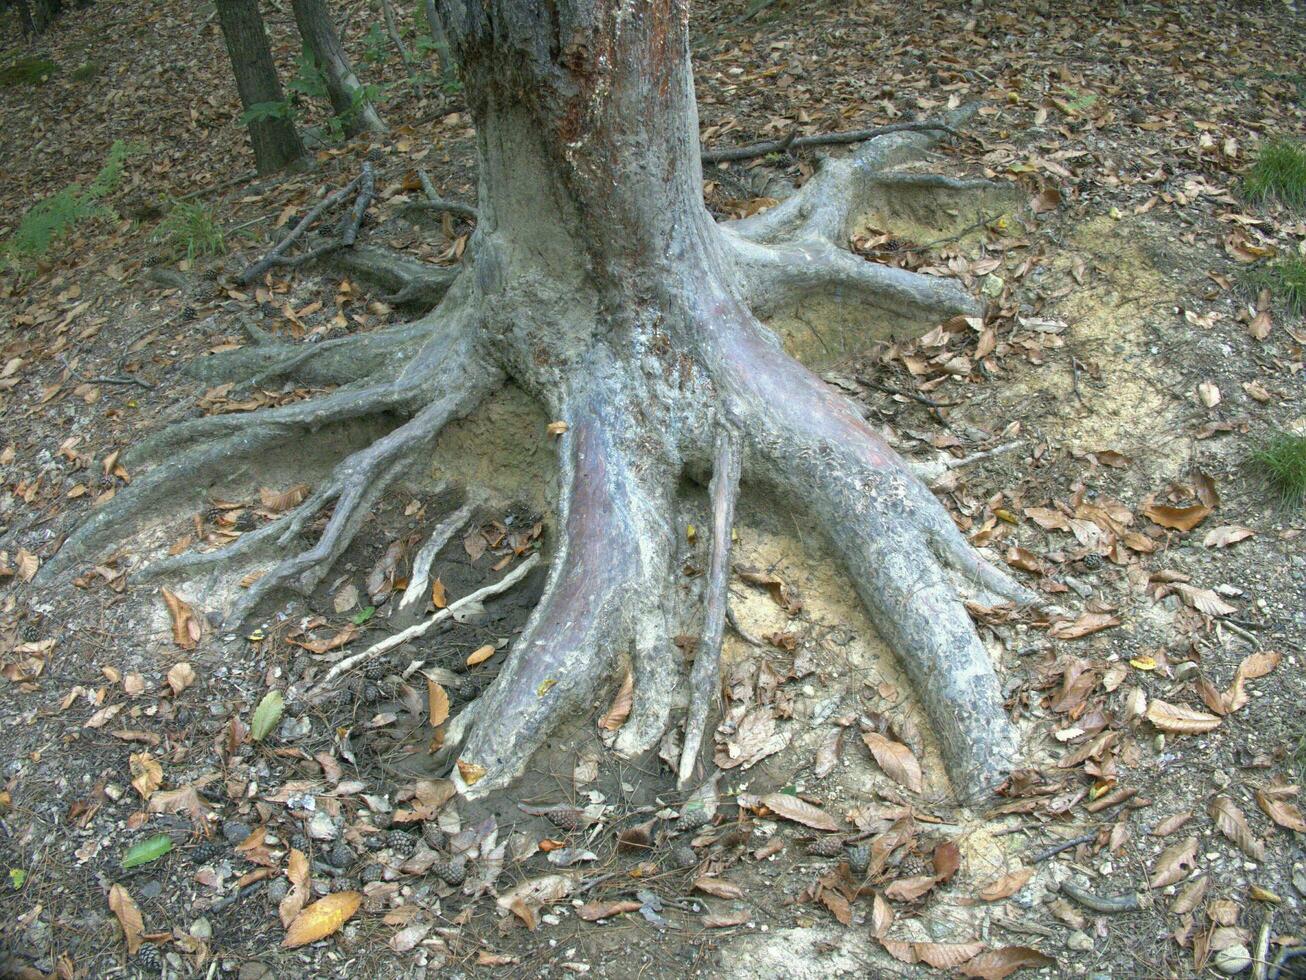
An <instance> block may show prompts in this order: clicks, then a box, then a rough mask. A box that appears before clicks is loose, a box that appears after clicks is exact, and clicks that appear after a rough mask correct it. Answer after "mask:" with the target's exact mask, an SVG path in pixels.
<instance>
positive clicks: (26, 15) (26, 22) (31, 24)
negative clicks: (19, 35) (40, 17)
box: [14, 0, 36, 37]
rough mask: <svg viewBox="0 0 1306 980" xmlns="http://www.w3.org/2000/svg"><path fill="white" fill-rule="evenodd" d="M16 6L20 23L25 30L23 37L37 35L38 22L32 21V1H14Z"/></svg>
mask: <svg viewBox="0 0 1306 980" xmlns="http://www.w3.org/2000/svg"><path fill="white" fill-rule="evenodd" d="M14 6H16V7H17V8H18V23H19V25H20V26H21V27H22V29H23V36H24V37H27V36H30V35H32V34H35V33H36V22H35V21H34V20H33V19H32V6H31V0H14Z"/></svg>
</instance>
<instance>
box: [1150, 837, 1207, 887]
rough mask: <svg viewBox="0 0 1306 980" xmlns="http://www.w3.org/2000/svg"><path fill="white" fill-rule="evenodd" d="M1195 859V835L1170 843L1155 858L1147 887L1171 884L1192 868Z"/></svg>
mask: <svg viewBox="0 0 1306 980" xmlns="http://www.w3.org/2000/svg"><path fill="white" fill-rule="evenodd" d="M1196 859H1197V838H1196V837H1189V838H1188V839H1186V840H1182V841H1179V842H1178V843H1176V844H1171V845H1170V846H1169V847H1167V848H1166V849H1165V850H1164V851H1162V852H1161V854H1160V856H1159V857H1158V858H1157V859H1156V864H1154V865H1153V866H1152V878H1151V880H1150V881H1148V883H1147V886H1148V887H1149V888H1164V887H1165V886H1166V885H1173V884H1174V883H1175V882H1176V881H1179V880H1181V879H1182V878H1183V877H1184V876H1185V875H1187V874H1188V872H1189V871H1191V870H1192V868H1193V864H1194V862H1195V861H1196Z"/></svg>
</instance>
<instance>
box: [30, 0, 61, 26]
mask: <svg viewBox="0 0 1306 980" xmlns="http://www.w3.org/2000/svg"><path fill="white" fill-rule="evenodd" d="M33 3H34V4H35V10H34V13H33V17H32V20H33V22H34V23H35V25H36V33H38V34H44V33H45V31H46V30H47V29H49V27H50V25H51V24H53V23H54V21H55V18H56V17H58V16H59V11H60V10H61V9H62V8H63V5H62V3H60V0H33Z"/></svg>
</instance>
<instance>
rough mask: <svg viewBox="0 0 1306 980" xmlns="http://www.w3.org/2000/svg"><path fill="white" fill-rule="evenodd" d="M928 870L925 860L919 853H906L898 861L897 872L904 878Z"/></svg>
mask: <svg viewBox="0 0 1306 980" xmlns="http://www.w3.org/2000/svg"><path fill="white" fill-rule="evenodd" d="M928 871H929V869H928V868H927V867H926V866H925V861H924V860H923V859H922V858H921V856H920V855H919V854H908V855H907V856H906V857H905V858H903V859H902V860H901V861H899V862H898V873H899V874H900V875H901V876H902V877H904V878H916V877H919V876H920V875H923V874H926V873H928Z"/></svg>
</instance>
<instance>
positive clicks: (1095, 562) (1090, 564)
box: [1083, 554, 1103, 572]
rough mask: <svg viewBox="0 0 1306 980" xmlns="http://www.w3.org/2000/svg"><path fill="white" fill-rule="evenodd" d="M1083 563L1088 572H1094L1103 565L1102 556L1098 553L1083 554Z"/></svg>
mask: <svg viewBox="0 0 1306 980" xmlns="http://www.w3.org/2000/svg"><path fill="white" fill-rule="evenodd" d="M1083 565H1084V567H1085V568H1087V569H1088V570H1089V571H1090V572H1095V571H1097V570H1098V569H1099V568H1101V567H1102V565H1103V560H1102V556H1101V555H1098V554H1092V555H1085V556H1084V557H1083Z"/></svg>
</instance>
